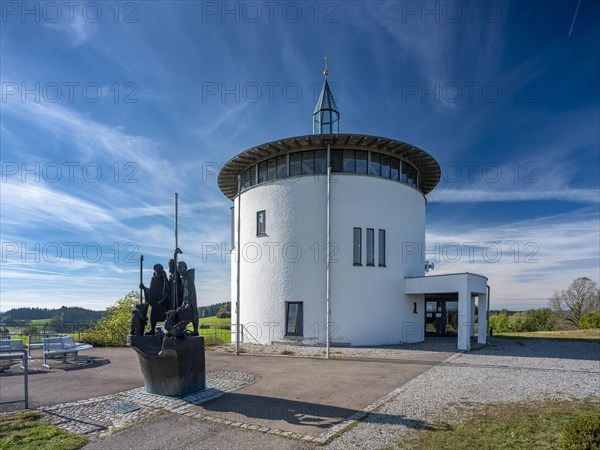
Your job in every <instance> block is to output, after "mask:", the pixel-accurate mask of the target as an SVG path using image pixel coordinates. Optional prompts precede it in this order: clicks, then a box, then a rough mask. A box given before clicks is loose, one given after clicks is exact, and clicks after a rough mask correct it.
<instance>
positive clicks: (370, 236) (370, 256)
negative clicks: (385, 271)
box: [367, 228, 375, 266]
mask: <svg viewBox="0 0 600 450" xmlns="http://www.w3.org/2000/svg"><path fill="white" fill-rule="evenodd" d="M374 265H375V230H374V229H373V228H367V266H374Z"/></svg>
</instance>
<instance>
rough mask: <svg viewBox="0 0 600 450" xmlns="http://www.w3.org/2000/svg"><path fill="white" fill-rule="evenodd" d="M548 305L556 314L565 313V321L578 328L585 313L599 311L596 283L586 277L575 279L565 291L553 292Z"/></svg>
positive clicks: (598, 294)
mask: <svg viewBox="0 0 600 450" xmlns="http://www.w3.org/2000/svg"><path fill="white" fill-rule="evenodd" d="M549 303H550V307H551V308H552V309H553V310H555V311H557V312H558V313H562V312H563V311H566V314H565V316H564V317H565V320H567V321H568V322H569V323H571V324H572V325H575V326H576V327H579V321H580V319H581V317H582V316H583V315H584V314H585V313H587V312H590V311H594V310H597V309H600V289H598V283H596V282H595V281H592V280H590V279H589V278H587V277H579V278H576V279H575V280H573V282H572V283H571V284H570V285H569V287H568V288H567V289H566V290H563V291H560V292H558V291H554V294H553V295H552V297H550V299H549Z"/></svg>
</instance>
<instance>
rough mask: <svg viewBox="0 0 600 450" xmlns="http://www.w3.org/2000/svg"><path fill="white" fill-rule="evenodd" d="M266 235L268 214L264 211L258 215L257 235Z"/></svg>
mask: <svg viewBox="0 0 600 450" xmlns="http://www.w3.org/2000/svg"><path fill="white" fill-rule="evenodd" d="M265 234H267V213H266V211H264V210H263V211H258V212H257V213H256V235H257V236H262V235H265Z"/></svg>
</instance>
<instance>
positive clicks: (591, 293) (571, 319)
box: [490, 277, 600, 332]
mask: <svg viewBox="0 0 600 450" xmlns="http://www.w3.org/2000/svg"><path fill="white" fill-rule="evenodd" d="M549 306H550V307H549V308H542V309H531V310H529V311H520V312H511V311H508V310H506V309H503V310H502V311H500V312H499V313H497V314H492V315H490V327H492V328H493V329H494V331H499V332H505V331H509V332H510V331H514V332H523V331H553V330H556V329H565V328H579V329H586V328H600V289H598V283H596V282H594V281H592V280H590V279H589V278H586V277H580V278H577V279H575V280H573V282H572V283H571V284H570V285H569V287H568V288H567V289H565V290H562V291H554V294H553V295H552V297H551V298H550V299H549Z"/></svg>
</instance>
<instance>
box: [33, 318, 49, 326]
mask: <svg viewBox="0 0 600 450" xmlns="http://www.w3.org/2000/svg"><path fill="white" fill-rule="evenodd" d="M48 322H50V319H33V320H30V321H29V324H30V325H46V324H47V323H48Z"/></svg>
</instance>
